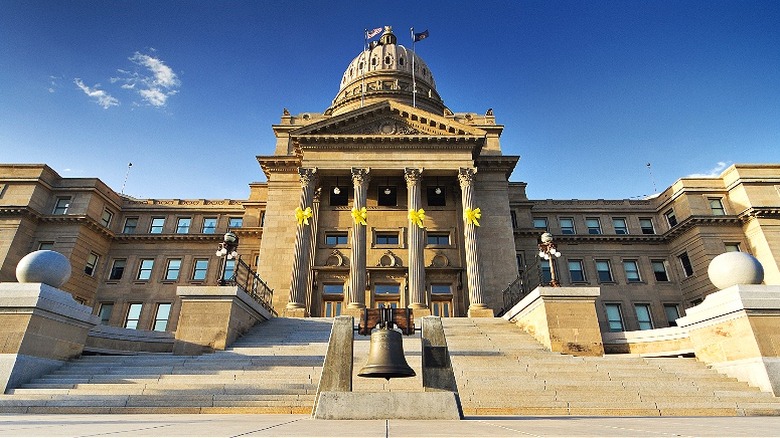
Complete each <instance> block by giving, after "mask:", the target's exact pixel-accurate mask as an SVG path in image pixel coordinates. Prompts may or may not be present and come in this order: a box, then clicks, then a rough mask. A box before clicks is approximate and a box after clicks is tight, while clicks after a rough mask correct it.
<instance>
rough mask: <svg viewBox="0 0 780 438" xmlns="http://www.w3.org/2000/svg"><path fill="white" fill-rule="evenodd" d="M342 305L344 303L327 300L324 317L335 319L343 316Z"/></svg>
mask: <svg viewBox="0 0 780 438" xmlns="http://www.w3.org/2000/svg"><path fill="white" fill-rule="evenodd" d="M341 303H342V301H341V300H339V301H332V300H325V314H324V315H322V316H324V317H326V318H333V317H336V316H339V315H341Z"/></svg>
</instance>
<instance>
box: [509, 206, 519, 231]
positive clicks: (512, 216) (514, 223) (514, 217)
mask: <svg viewBox="0 0 780 438" xmlns="http://www.w3.org/2000/svg"><path fill="white" fill-rule="evenodd" d="M509 218H510V219H512V228H517V212H516V211H514V210H510V211H509Z"/></svg>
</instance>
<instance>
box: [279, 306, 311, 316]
mask: <svg viewBox="0 0 780 438" xmlns="http://www.w3.org/2000/svg"><path fill="white" fill-rule="evenodd" d="M282 314H283V315H284V316H286V317H288V318H306V317H308V316H310V315H309V312H307V311H306V308H305V307H300V306H298V305H293V306H290V305H288V307H286V308H285V309H284V312H282Z"/></svg>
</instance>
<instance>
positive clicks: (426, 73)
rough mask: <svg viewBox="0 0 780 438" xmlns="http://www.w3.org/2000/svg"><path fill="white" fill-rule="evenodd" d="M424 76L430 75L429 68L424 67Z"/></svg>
mask: <svg viewBox="0 0 780 438" xmlns="http://www.w3.org/2000/svg"><path fill="white" fill-rule="evenodd" d="M423 76H428V70H427V69H425V68H423Z"/></svg>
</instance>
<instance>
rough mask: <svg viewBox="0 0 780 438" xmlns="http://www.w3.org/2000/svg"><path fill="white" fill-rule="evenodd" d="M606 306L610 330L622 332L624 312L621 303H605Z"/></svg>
mask: <svg viewBox="0 0 780 438" xmlns="http://www.w3.org/2000/svg"><path fill="white" fill-rule="evenodd" d="M604 308H605V309H606V310H607V324H609V331H611V332H622V331H623V313H622V312H621V311H620V304H614V303H613V304H604Z"/></svg>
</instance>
